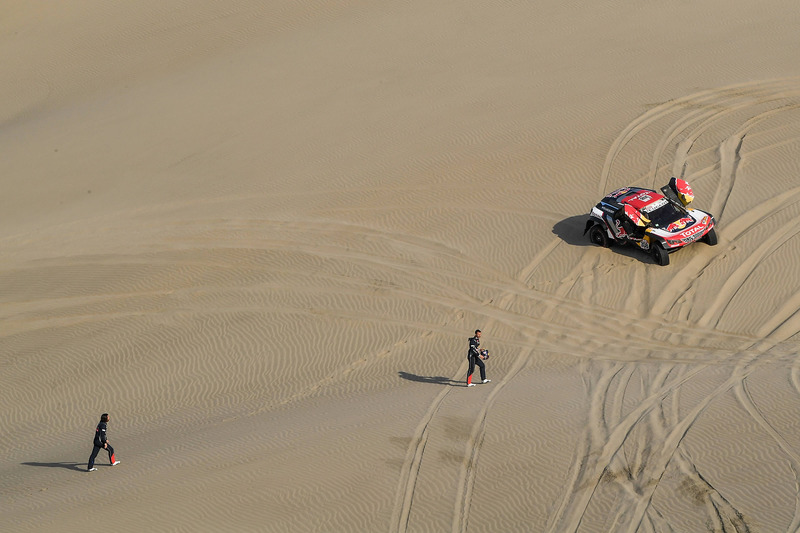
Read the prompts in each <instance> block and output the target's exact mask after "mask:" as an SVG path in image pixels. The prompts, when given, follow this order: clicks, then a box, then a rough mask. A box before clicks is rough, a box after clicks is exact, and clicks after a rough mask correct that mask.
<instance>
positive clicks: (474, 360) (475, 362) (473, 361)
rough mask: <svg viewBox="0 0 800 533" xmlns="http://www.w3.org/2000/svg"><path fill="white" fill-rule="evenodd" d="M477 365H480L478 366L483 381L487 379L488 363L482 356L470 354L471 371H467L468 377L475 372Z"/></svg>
mask: <svg viewBox="0 0 800 533" xmlns="http://www.w3.org/2000/svg"><path fill="white" fill-rule="evenodd" d="M475 365H478V368H479V369H480V371H481V381H483V380H484V379H486V365H484V364H483V361H482V360H481V358H480V357H477V356H472V355H471V356H470V357H469V372H467V378H469V377H470V376H471V375H472V373H473V372H475Z"/></svg>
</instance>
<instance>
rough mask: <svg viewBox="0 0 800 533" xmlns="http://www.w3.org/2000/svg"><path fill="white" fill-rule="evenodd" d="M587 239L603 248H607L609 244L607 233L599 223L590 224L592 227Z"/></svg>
mask: <svg viewBox="0 0 800 533" xmlns="http://www.w3.org/2000/svg"><path fill="white" fill-rule="evenodd" d="M589 240H590V241H592V243H594V244H596V245H597V246H602V247H603V248H608V247H609V246H611V244H610V243H609V240H608V235H607V234H606V231H605V230H604V229H603V227H602V226H601V225H600V224H595V225H594V226H592V229H590V230H589Z"/></svg>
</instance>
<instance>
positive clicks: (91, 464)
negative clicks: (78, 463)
mask: <svg viewBox="0 0 800 533" xmlns="http://www.w3.org/2000/svg"><path fill="white" fill-rule="evenodd" d="M100 450H106V451H107V452H108V462H109V463H111V464H112V465H113V464H114V448H112V447H111V445H110V444H109V445H107V446H106V447H105V448H103V447H102V446H95V447H94V449H93V450H92V455H90V456H89V466H88V468H93V467H94V460H95V459H97V454H98V453H100Z"/></svg>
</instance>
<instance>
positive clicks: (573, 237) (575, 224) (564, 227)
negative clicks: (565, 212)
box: [553, 215, 655, 264]
mask: <svg viewBox="0 0 800 533" xmlns="http://www.w3.org/2000/svg"><path fill="white" fill-rule="evenodd" d="M587 220H589V217H588V215H575V216H571V217H567V218H565V219H564V220H559V221H558V222H556V223H555V225H554V226H553V234H554V235H556V236H557V237H558V238H559V239H561V240H562V241H564V242H565V243H567V244H569V245H570V246H595V247H597V245H596V244H593V243H592V242H591V241H590V240H589V236H588V235H585V234H584V233H583V230H584V229H586V221H587ZM607 250H608V251H609V252H611V253H615V254H617V255H622V256H625V257H630V258H631V259H635V260H637V261H639V262H640V263H647V264H655V260H654V259H653V257H652V256H651V255H650V254H649V253H647V252H645V251H644V250H640V249H638V248H636V247H635V246H626V245H624V244H614V245H613V246H611V247H610V248H607Z"/></svg>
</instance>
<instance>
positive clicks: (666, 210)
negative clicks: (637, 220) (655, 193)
mask: <svg viewBox="0 0 800 533" xmlns="http://www.w3.org/2000/svg"><path fill="white" fill-rule="evenodd" d="M645 216H646V217H647V218H649V219H650V222H651V224H652V226H653V227H655V228H665V227H667V226H669V225H670V224H672V223H673V222H675V221H676V220H680V219H681V218H683V217H685V216H686V212H685V211H683V210H682V209H681V208H679V207H678V206H677V205H675V204H673V203H672V202H665V203H664V205H662V206H661V207H659V208H658V209H654V210H653V211H650V212H649V213H647V214H646V215H645Z"/></svg>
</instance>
